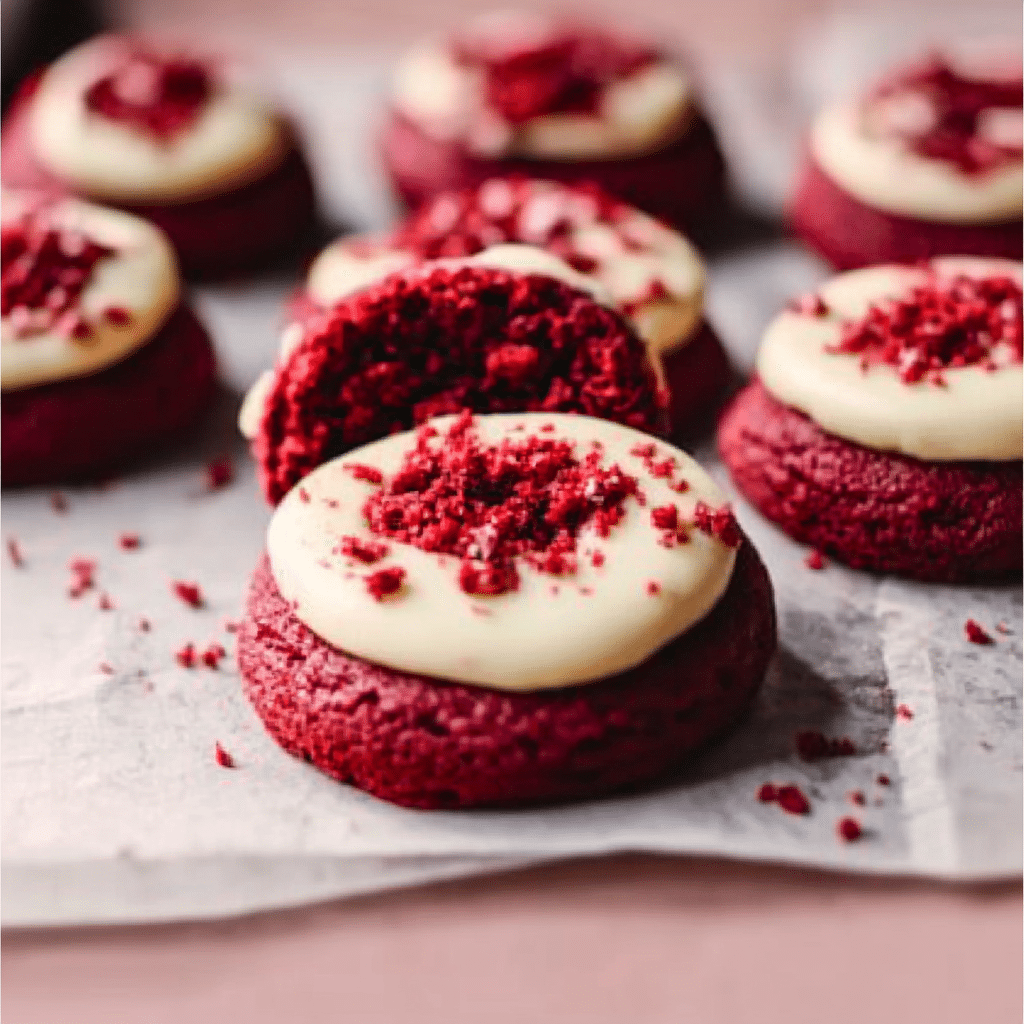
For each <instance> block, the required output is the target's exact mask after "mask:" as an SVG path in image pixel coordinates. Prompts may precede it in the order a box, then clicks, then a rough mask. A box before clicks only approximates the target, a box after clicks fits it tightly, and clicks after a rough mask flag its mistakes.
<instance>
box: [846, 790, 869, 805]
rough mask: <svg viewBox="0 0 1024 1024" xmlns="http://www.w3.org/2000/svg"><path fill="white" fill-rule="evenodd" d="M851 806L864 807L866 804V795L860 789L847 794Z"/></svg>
mask: <svg viewBox="0 0 1024 1024" xmlns="http://www.w3.org/2000/svg"><path fill="white" fill-rule="evenodd" d="M846 795H847V797H848V798H849V800H850V803H851V804H856V805H857V806H858V807H863V806H864V804H865V802H866V801H865V799H864V794H863V792H862V791H861V790H859V789H854V790H851V791H850V792H849V793H847V794H846Z"/></svg>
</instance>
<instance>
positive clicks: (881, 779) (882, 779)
mask: <svg viewBox="0 0 1024 1024" xmlns="http://www.w3.org/2000/svg"><path fill="white" fill-rule="evenodd" d="M875 782H877V783H878V785H880V786H890V785H892V779H890V778H889V776H888V775H879V776H878V778H877V779H875Z"/></svg>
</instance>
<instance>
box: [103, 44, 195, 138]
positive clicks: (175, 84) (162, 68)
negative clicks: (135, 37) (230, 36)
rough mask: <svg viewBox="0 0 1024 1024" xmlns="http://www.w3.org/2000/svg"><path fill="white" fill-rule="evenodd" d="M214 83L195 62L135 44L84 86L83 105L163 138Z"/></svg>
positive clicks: (190, 120)
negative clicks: (158, 52) (109, 68)
mask: <svg viewBox="0 0 1024 1024" xmlns="http://www.w3.org/2000/svg"><path fill="white" fill-rule="evenodd" d="M213 88H214V85H213V78H212V76H211V73H210V69H209V68H208V67H207V65H205V64H203V63H201V62H200V61H198V60H194V59H192V58H188V57H166V56H162V55H160V54H157V53H152V52H149V51H146V50H144V49H142V48H141V47H140V46H138V45H136V46H135V47H134V48H133V50H132V51H131V52H128V53H125V54H124V56H123V57H122V59H121V61H120V63H119V64H118V65H117V66H116V67H114V68H113V69H111V70H110V71H109V72H108V73H107V74H105V75H104V76H103V77H102V78H99V79H97V80H96V81H95V82H93V84H92V85H90V86H89V88H88V89H87V90H86V93H85V106H86V108H87V109H88V110H89V111H90V112H91V113H93V114H98V115H100V116H101V117H104V118H107V119H108V120H111V121H117V122H119V123H121V124H124V125H128V126H130V127H131V128H134V129H136V130H137V131H142V132H145V133H146V134H148V135H152V136H153V137H154V138H156V139H159V140H160V141H162V142H166V141H169V140H170V139H172V138H173V137H174V136H175V135H178V134H179V133H180V132H182V131H184V130H185V129H186V128H189V127H190V126H191V125H192V124H194V123H195V122H196V121H197V120H198V118H199V115H200V114H201V113H202V111H203V109H204V107H205V106H206V103H207V101H208V100H209V99H210V97H211V96H212V95H213Z"/></svg>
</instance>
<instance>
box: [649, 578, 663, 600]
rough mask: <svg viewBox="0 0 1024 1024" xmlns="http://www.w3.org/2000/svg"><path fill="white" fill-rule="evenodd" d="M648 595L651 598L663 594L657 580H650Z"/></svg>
mask: <svg viewBox="0 0 1024 1024" xmlns="http://www.w3.org/2000/svg"><path fill="white" fill-rule="evenodd" d="M647 593H648V594H650V595H651V597H657V596H658V594H660V593H661V584H660V583H659V582H658V581H657V580H649V581H648V583H647Z"/></svg>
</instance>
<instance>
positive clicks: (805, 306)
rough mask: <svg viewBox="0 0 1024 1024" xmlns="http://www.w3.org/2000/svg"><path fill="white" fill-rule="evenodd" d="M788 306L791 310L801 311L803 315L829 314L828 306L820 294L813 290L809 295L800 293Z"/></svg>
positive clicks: (793, 311) (794, 311)
mask: <svg viewBox="0 0 1024 1024" xmlns="http://www.w3.org/2000/svg"><path fill="white" fill-rule="evenodd" d="M788 308H789V310H790V312H792V313H799V314H800V315H801V316H827V315H828V306H827V305H825V302H824V300H823V299H822V297H821V296H820V295H816V294H815V293H813V292H812V293H810V294H809V295H800V296H798V297H797V298H795V299H793V301H792V302H790V304H789V307H788Z"/></svg>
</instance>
